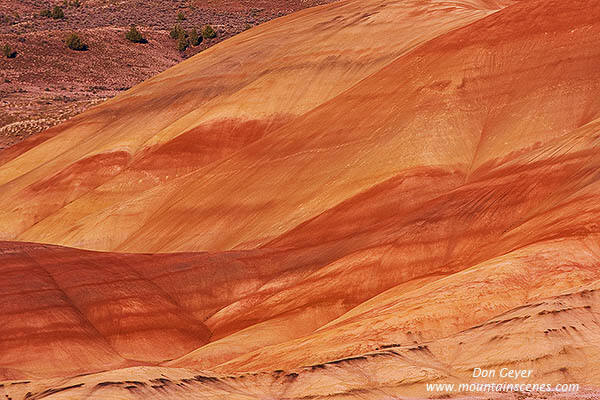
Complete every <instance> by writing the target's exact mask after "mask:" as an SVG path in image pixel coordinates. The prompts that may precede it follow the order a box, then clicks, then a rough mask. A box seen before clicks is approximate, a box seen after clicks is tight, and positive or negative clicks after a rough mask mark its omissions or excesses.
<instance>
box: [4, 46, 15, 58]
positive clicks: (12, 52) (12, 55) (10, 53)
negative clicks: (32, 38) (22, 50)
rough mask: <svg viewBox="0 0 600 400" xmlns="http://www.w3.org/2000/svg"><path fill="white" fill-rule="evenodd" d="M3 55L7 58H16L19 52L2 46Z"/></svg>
mask: <svg viewBox="0 0 600 400" xmlns="http://www.w3.org/2000/svg"><path fill="white" fill-rule="evenodd" d="M2 54H4V57H6V58H15V57H16V56H17V52H16V51H15V50H13V48H12V47H10V46H9V45H7V44H5V45H4V46H2Z"/></svg>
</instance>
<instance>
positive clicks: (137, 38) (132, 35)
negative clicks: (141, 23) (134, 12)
mask: <svg viewBox="0 0 600 400" xmlns="http://www.w3.org/2000/svg"><path fill="white" fill-rule="evenodd" d="M125 38H126V39H127V40H129V41H130V42H133V43H148V41H147V40H146V38H144V37H143V36H142V34H141V33H140V31H138V29H137V28H136V26H135V25H131V28H129V31H127V33H126V34H125Z"/></svg>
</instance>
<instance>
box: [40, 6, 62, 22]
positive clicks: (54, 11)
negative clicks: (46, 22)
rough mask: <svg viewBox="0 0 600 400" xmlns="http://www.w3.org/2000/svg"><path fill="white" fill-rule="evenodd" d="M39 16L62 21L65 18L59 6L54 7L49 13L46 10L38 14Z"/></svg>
mask: <svg viewBox="0 0 600 400" xmlns="http://www.w3.org/2000/svg"><path fill="white" fill-rule="evenodd" d="M40 15H41V16H42V17H46V18H54V19H64V18H65V13H64V11H63V9H62V8H61V7H60V6H54V8H53V9H52V11H50V10H49V9H47V8H46V9H44V10H42V11H41V12H40Z"/></svg>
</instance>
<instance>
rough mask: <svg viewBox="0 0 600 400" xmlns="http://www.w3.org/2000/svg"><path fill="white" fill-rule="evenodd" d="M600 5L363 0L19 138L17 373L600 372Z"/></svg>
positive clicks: (12, 152)
mask: <svg viewBox="0 0 600 400" xmlns="http://www.w3.org/2000/svg"><path fill="white" fill-rule="evenodd" d="M599 17H600V3H598V2H597V1H592V0H573V1H569V2H565V1H561V0H520V1H517V0H452V1H446V0H444V1H441V0H368V1H365V0H342V1H340V2H336V3H332V4H327V5H323V6H319V7H313V8H308V9H305V10H301V11H298V12H295V13H292V14H290V15H287V16H284V17H281V18H277V19H275V20H272V21H269V22H267V23H264V24H261V25H259V26H256V27H254V28H251V29H248V30H245V31H244V32H242V33H239V34H238V35H235V36H233V37H231V38H229V39H228V40H225V41H222V42H220V43H218V44H216V45H214V46H211V47H210V48H208V49H206V50H204V51H202V52H200V53H199V54H197V55H195V56H193V57H190V58H188V59H186V60H185V61H183V62H181V63H179V64H177V65H175V66H173V67H171V68H169V69H167V70H166V71H164V72H162V73H160V74H158V75H156V76H154V77H152V78H150V79H148V80H146V81H144V82H142V83H141V84H139V85H136V86H134V87H132V88H131V89H129V90H127V91H125V92H124V93H120V94H119V95H117V96H115V97H114V98H111V99H110V100H108V101H106V102H103V103H102V104H99V105H98V106H96V107H94V108H92V109H89V110H87V111H86V112H84V113H82V114H79V115H78V116H76V117H74V118H71V119H69V120H68V121H66V122H64V123H62V124H60V125H57V126H54V127H53V128H50V129H48V130H46V131H44V132H42V133H40V134H39V135H35V136H32V137H30V138H28V139H26V140H24V141H22V142H21V143H19V144H17V145H15V146H12V147H10V148H8V149H6V150H4V151H2V152H0V202H1V203H2V204H4V205H5V206H4V207H3V208H2V210H0V240H2V242H0V272H1V273H2V275H3V279H2V280H0V294H1V295H2V298H3V299H5V300H6V301H4V302H3V303H2V304H1V305H0V395H2V394H3V395H4V396H5V397H6V398H11V399H46V398H47V399H73V398H77V399H84V398H89V399H102V398H106V399H113V398H119V399H121V398H123V399H144V398H146V399H155V398H163V399H181V398H186V399H215V400H216V399H224V398H227V399H240V400H241V399H244V400H248V399H319V400H323V399H330V400H333V399H336V400H337V399H378V400H384V399H386V400H390V399H415V398H417V399H424V398H454V397H464V398H468V399H507V400H508V399H519V400H523V399H542V398H547V399H554V400H558V399H567V398H568V399H594V398H598V393H599V392H598V390H599V388H600V373H599V372H598V371H599V369H598V360H600V296H599V295H598V293H600V291H599V290H600V225H599V224H598V216H599V213H600V202H599V197H600V183H599V182H600V181H599V180H598V177H599V174H598V171H599V170H600V152H599V146H600V97H598V92H599V90H600V70H599V69H598V68H597V65H598V63H599V62H600V49H599V48H598V46H597V43H598V38H600V18H599ZM478 368H482V369H486V370H497V371H500V370H501V369H507V370H515V371H524V372H527V373H526V374H522V375H521V376H519V377H516V378H515V377H500V376H498V377H496V378H495V379H494V380H492V381H491V382H490V381H489V380H488V379H487V378H486V379H481V378H478V377H474V376H473V373H474V371H475V369H478ZM481 383H495V384H497V383H502V384H506V383H517V384H520V385H521V384H522V385H538V389H533V390H529V389H528V390H525V389H519V390H505V389H503V390H499V391H494V392H485V391H478V390H468V389H464V388H463V389H456V390H455V389H448V388H447V387H446V388H445V389H444V388H442V390H436V391H432V390H430V386H428V385H436V384H439V385H457V386H458V385H461V384H466V385H470V384H481ZM540 384H544V385H548V387H551V388H552V389H550V390H549V391H544V390H540V389H539V385H540ZM562 385H567V386H568V385H575V386H569V387H571V388H574V387H576V389H572V390H567V389H564V387H563V386H562ZM561 388H562V389H561Z"/></svg>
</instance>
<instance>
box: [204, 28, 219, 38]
mask: <svg viewBox="0 0 600 400" xmlns="http://www.w3.org/2000/svg"><path fill="white" fill-rule="evenodd" d="M216 36H217V32H215V30H214V29H213V27H212V26H210V25H204V28H202V37H203V38H204V39H212V38H214V37H216Z"/></svg>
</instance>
